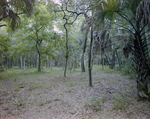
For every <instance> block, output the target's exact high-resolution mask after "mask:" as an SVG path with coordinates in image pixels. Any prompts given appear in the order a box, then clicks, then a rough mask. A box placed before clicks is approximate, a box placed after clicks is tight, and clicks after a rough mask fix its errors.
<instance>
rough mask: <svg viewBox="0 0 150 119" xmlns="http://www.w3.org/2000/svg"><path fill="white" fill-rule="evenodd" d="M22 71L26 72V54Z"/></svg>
mask: <svg viewBox="0 0 150 119" xmlns="http://www.w3.org/2000/svg"><path fill="white" fill-rule="evenodd" d="M24 70H25V71H26V54H25V55H24Z"/></svg>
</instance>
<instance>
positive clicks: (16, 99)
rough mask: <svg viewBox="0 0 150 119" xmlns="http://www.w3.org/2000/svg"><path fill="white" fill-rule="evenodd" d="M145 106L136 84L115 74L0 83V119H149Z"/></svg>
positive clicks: (27, 78) (28, 78)
mask: <svg viewBox="0 0 150 119" xmlns="http://www.w3.org/2000/svg"><path fill="white" fill-rule="evenodd" d="M149 112H150V104H149V102H144V101H137V90H136V82H135V80H133V79H129V78H128V77H126V76H122V75H120V74H117V73H109V72H107V71H102V70H100V69H97V70H93V87H88V73H87V72H86V73H80V72H74V73H70V74H68V76H67V78H66V79H64V78H63V77H62V73H61V71H58V72H57V70H54V71H53V72H51V73H49V72H43V73H38V74H29V75H26V74H23V75H15V76H11V77H9V78H7V80H6V78H3V79H1V80H0V119H150V114H149Z"/></svg>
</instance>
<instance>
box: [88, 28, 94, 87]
mask: <svg viewBox="0 0 150 119" xmlns="http://www.w3.org/2000/svg"><path fill="white" fill-rule="evenodd" d="M92 44H93V26H92V27H91V41H90V51H89V62H88V68H89V86H90V87H92V86H93V85H92V66H91V57H92Z"/></svg>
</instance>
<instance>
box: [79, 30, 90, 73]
mask: <svg viewBox="0 0 150 119" xmlns="http://www.w3.org/2000/svg"><path fill="white" fill-rule="evenodd" d="M88 32H89V29H87V30H86V33H85V40H84V44H83V52H82V57H81V71H82V72H85V66H84V54H85V50H86V43H87V35H88Z"/></svg>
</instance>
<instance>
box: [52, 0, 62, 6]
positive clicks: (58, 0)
mask: <svg viewBox="0 0 150 119" xmlns="http://www.w3.org/2000/svg"><path fill="white" fill-rule="evenodd" d="M53 1H54V3H57V4H59V5H61V3H60V0H53Z"/></svg>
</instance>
